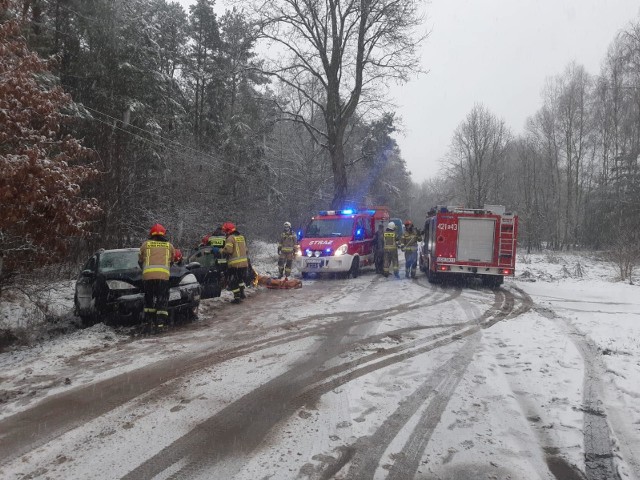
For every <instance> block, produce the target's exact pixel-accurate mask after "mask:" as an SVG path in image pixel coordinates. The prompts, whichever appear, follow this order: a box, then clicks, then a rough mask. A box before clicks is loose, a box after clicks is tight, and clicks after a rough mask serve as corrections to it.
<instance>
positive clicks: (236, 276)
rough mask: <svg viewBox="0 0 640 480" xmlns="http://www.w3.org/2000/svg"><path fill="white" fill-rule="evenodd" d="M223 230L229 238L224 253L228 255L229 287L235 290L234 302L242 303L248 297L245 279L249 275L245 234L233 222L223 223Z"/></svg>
mask: <svg viewBox="0 0 640 480" xmlns="http://www.w3.org/2000/svg"><path fill="white" fill-rule="evenodd" d="M222 231H223V232H224V233H225V234H226V236H227V238H226V240H225V243H224V248H223V250H222V251H223V253H224V254H226V255H227V258H228V260H227V288H228V289H229V290H231V291H232V292H233V303H240V300H242V299H243V298H246V296H245V293H244V289H245V283H244V279H245V277H246V276H247V267H248V266H249V259H248V258H247V244H246V242H245V239H244V236H243V235H241V234H240V232H238V230H236V226H235V225H234V224H233V223H231V222H225V223H224V224H223V225H222Z"/></svg>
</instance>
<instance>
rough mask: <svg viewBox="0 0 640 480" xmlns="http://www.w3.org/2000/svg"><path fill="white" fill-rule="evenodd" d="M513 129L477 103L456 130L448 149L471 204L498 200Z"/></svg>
mask: <svg viewBox="0 0 640 480" xmlns="http://www.w3.org/2000/svg"><path fill="white" fill-rule="evenodd" d="M510 138H511V133H510V132H509V129H508V128H507V127H506V125H505V123H504V121H503V120H500V119H498V118H497V117H496V116H495V115H493V114H492V113H491V112H489V110H487V108H486V107H484V106H483V105H480V104H478V105H476V106H475V107H473V109H472V110H471V112H469V114H468V115H467V118H466V119H465V120H464V122H462V123H461V124H460V125H459V126H458V128H457V129H456V131H455V133H454V134H453V140H452V144H451V150H450V152H449V161H448V163H449V168H450V171H451V173H452V176H454V177H456V178H457V179H458V181H459V182H460V187H461V189H462V193H463V195H464V198H465V202H466V204H467V206H469V207H477V208H480V207H482V206H483V205H484V204H485V203H486V202H487V201H489V200H490V199H491V201H497V200H498V199H497V198H496V193H497V192H498V190H499V187H500V183H501V182H500V179H501V178H502V176H503V174H504V171H503V169H502V164H503V161H504V158H505V152H506V147H507V144H508V142H509V140H510Z"/></svg>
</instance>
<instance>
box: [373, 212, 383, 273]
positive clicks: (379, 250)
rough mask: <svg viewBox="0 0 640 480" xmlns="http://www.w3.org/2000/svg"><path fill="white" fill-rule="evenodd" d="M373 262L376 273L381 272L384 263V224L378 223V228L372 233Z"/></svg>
mask: <svg viewBox="0 0 640 480" xmlns="http://www.w3.org/2000/svg"><path fill="white" fill-rule="evenodd" d="M373 263H374V265H375V266H376V273H383V271H384V270H383V265H384V225H383V224H382V223H380V224H379V225H378V230H376V233H375V234H374V235H373Z"/></svg>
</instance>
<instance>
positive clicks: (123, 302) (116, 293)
mask: <svg viewBox="0 0 640 480" xmlns="http://www.w3.org/2000/svg"><path fill="white" fill-rule="evenodd" d="M169 284H170V290H169V315H170V318H171V320H175V318H176V316H177V315H179V314H184V315H185V316H186V317H195V316H196V315H197V311H198V306H199V305H200V284H199V283H198V280H197V279H196V277H195V275H193V273H191V272H190V271H189V269H188V268H187V267H183V266H179V265H172V266H171V277H170V279H169ZM74 307H75V314H76V315H77V316H79V317H80V319H81V320H82V324H83V325H84V326H88V325H92V324H94V323H96V322H100V321H105V322H108V321H119V322H124V321H126V322H127V323H138V322H140V321H141V319H142V311H143V308H144V293H143V291H142V270H141V269H140V266H139V265H138V249H137V248H123V249H117V250H100V251H98V252H96V253H95V254H94V255H93V256H91V258H89V259H88V260H87V262H86V263H85V265H84V266H83V267H82V270H81V272H80V274H79V275H78V278H77V280H76V288H75V295H74Z"/></svg>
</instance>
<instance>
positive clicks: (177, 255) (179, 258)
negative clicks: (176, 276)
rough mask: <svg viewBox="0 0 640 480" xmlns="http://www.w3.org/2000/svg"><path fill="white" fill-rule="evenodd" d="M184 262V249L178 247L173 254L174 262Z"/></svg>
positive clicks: (179, 263)
mask: <svg viewBox="0 0 640 480" xmlns="http://www.w3.org/2000/svg"><path fill="white" fill-rule="evenodd" d="M183 262H184V256H183V255H182V250H180V249H179V248H176V252H175V254H174V255H173V263H174V265H182V263H183Z"/></svg>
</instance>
